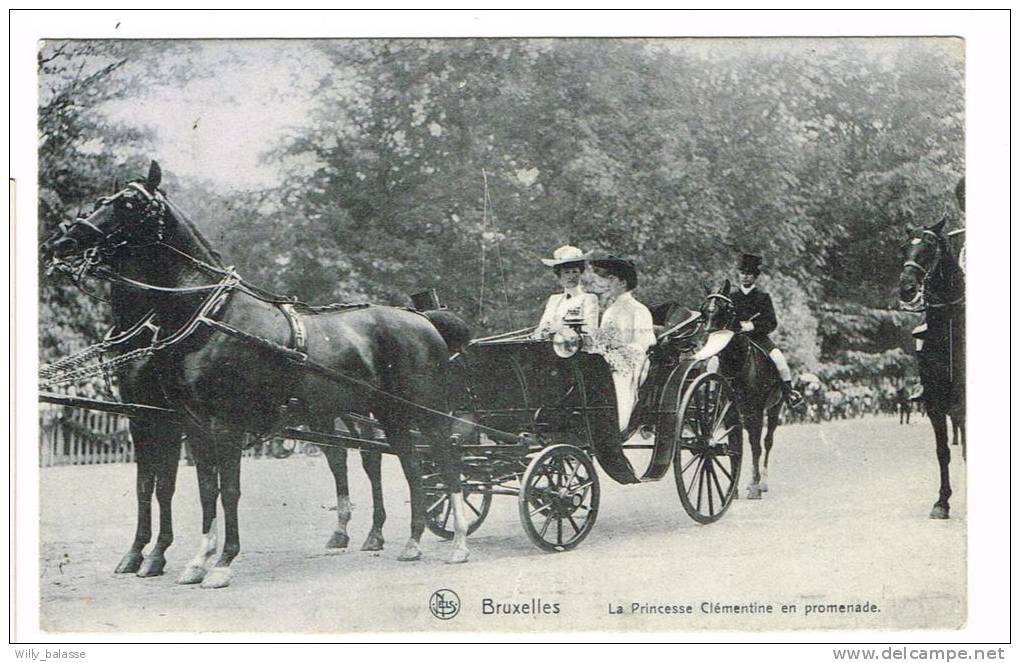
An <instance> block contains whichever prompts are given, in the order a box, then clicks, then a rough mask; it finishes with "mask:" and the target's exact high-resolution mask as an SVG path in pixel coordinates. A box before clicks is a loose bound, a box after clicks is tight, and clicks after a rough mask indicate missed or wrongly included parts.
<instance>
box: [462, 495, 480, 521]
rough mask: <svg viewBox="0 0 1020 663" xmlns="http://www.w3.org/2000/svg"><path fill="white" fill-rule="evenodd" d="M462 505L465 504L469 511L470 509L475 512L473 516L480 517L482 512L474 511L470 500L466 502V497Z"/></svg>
mask: <svg viewBox="0 0 1020 663" xmlns="http://www.w3.org/2000/svg"><path fill="white" fill-rule="evenodd" d="M464 504H467V505H468V508H469V509H471V510H472V511H474V512H475V515H476V516H479V517H481V515H482V512H481V511H479V510H478V509H476V508H475V505H474V504H472V503H471V501H470V500H468V498H467V497H465V498H464Z"/></svg>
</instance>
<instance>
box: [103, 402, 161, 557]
mask: <svg viewBox="0 0 1020 663" xmlns="http://www.w3.org/2000/svg"><path fill="white" fill-rule="evenodd" d="M154 432H155V431H154V429H153V428H152V424H151V423H142V422H136V421H132V422H131V439H132V441H133V442H134V445H135V496H136V499H137V503H138V518H137V522H136V525H135V538H134V541H132V543H131V548H130V549H129V550H128V551H127V552H126V553H125V554H124V557H122V558H121V560H120V563H119V564H117V568H116V569H115V570H114V573H137V572H138V569H139V568H140V567H141V566H142V561H143V559H144V557H143V556H142V550H143V549H144V548H145V546H147V545H148V544H149V540H150V539H151V538H152V491H153V489H154V488H155V486H156V460H157V454H158V449H157V448H156V445H157V444H158V442H157V439H156V437H155V435H154Z"/></svg>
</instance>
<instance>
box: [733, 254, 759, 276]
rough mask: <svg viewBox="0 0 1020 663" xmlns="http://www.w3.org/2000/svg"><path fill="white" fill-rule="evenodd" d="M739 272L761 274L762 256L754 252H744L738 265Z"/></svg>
mask: <svg viewBox="0 0 1020 663" xmlns="http://www.w3.org/2000/svg"><path fill="white" fill-rule="evenodd" d="M737 271H738V272H744V273H746V274H761V256H759V255H755V254H753V253H744V254H742V255H741V256H740V264H738V265H737Z"/></svg>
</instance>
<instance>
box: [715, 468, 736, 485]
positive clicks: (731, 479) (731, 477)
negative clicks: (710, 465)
mask: <svg viewBox="0 0 1020 663" xmlns="http://www.w3.org/2000/svg"><path fill="white" fill-rule="evenodd" d="M716 467H718V468H719V470H720V471H721V472H722V473H723V474H725V475H726V478H727V479H729V480H730V483H733V475H732V474H730V473H729V472H727V471H726V468H725V467H723V464H722V463H717V464H716Z"/></svg>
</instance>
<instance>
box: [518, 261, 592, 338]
mask: <svg viewBox="0 0 1020 663" xmlns="http://www.w3.org/2000/svg"><path fill="white" fill-rule="evenodd" d="M542 263H543V264H544V265H546V266H547V267H552V269H553V272H554V273H555V274H556V280H557V281H559V284H560V287H561V288H562V289H563V292H559V293H556V294H554V295H552V296H551V297H549V299H548V301H546V304H545V310H544V311H543V312H542V319H541V320H540V321H539V323H538V327H536V328H535V332H534V337H535V338H541V339H546V338H550V337H551V336H552V335H553V334H555V333H556V332H557V331H559V330H560V329H562V328H563V327H565V326H566V321H567V320H571V321H576V320H580V321H581V322H580V326H581V332H583V333H591V332H592V331H594V330H595V329H597V328H598V326H599V300H598V297H597V296H596V295H594V294H592V293H590V292H585V291H584V287H583V286H582V285H581V277H582V276H583V275H584V271H585V266H586V265H585V256H584V253H583V252H582V251H581V249H579V248H577V247H576V246H561V247H560V248H558V249H556V251H554V252H553V257H552V258H542Z"/></svg>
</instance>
